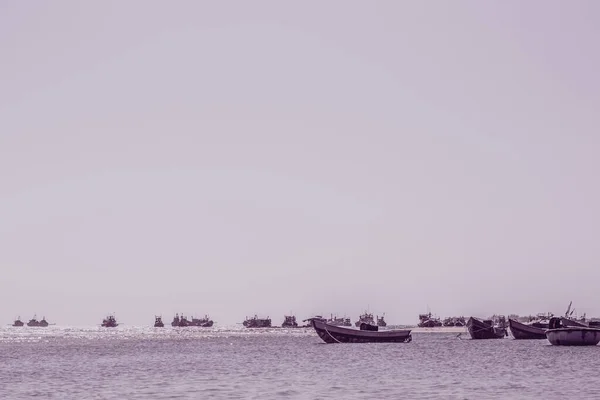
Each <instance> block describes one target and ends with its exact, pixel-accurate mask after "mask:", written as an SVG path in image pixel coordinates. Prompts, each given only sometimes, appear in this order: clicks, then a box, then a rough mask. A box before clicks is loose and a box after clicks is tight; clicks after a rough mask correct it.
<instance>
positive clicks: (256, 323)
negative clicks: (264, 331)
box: [243, 315, 271, 328]
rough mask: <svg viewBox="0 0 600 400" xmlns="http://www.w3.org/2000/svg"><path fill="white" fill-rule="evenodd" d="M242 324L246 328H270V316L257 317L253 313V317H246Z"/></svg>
mask: <svg viewBox="0 0 600 400" xmlns="http://www.w3.org/2000/svg"><path fill="white" fill-rule="evenodd" d="M243 325H244V326H245V327H246V328H270V327H271V318H269V317H267V318H258V316H257V315H254V317H252V318H248V317H246V320H245V321H244V322H243Z"/></svg>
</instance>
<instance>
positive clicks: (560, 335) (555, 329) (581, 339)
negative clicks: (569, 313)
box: [546, 317, 600, 346]
mask: <svg viewBox="0 0 600 400" xmlns="http://www.w3.org/2000/svg"><path fill="white" fill-rule="evenodd" d="M546 338H548V341H549V342H550V343H551V344H552V345H554V346H596V345H597V344H598V343H600V328H590V327H586V326H577V327H565V326H564V325H562V318H558V317H553V318H552V319H550V329H548V330H547V331H546Z"/></svg>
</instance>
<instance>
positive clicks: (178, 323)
mask: <svg viewBox="0 0 600 400" xmlns="http://www.w3.org/2000/svg"><path fill="white" fill-rule="evenodd" d="M171 326H173V327H186V326H190V321H188V319H187V318H186V317H185V316H184V315H183V314H181V316H179V314H175V316H174V317H173V321H171Z"/></svg>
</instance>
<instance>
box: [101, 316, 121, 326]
mask: <svg viewBox="0 0 600 400" xmlns="http://www.w3.org/2000/svg"><path fill="white" fill-rule="evenodd" d="M118 325H119V324H118V323H117V319H116V318H115V316H114V315H108V316H107V317H106V318H104V319H103V320H102V325H101V326H102V327H103V328H116V327H117V326H118Z"/></svg>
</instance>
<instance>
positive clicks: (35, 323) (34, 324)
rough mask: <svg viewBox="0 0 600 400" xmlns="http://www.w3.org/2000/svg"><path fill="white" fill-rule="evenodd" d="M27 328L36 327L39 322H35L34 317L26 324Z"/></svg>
mask: <svg viewBox="0 0 600 400" xmlns="http://www.w3.org/2000/svg"><path fill="white" fill-rule="evenodd" d="M27 326H29V327H38V326H40V322H39V321H38V320H37V318H36V316H35V315H34V316H33V318H31V319H30V320H29V322H27Z"/></svg>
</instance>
